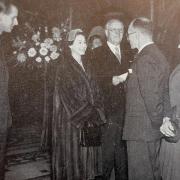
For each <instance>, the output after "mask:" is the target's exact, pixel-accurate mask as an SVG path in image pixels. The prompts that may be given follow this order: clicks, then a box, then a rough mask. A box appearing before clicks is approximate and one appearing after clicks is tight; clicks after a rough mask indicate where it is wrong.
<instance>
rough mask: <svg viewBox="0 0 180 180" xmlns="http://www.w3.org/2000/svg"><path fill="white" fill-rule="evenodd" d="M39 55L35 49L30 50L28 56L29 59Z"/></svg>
mask: <svg viewBox="0 0 180 180" xmlns="http://www.w3.org/2000/svg"><path fill="white" fill-rule="evenodd" d="M36 54H37V52H36V50H35V49H34V48H30V49H29V50H28V56H29V57H34V56H35V55H36Z"/></svg>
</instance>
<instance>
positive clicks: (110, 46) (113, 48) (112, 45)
mask: <svg viewBox="0 0 180 180" xmlns="http://www.w3.org/2000/svg"><path fill="white" fill-rule="evenodd" d="M107 45H108V46H109V48H110V49H111V51H112V52H113V53H115V48H118V50H119V53H121V51H120V50H121V49H120V45H117V46H115V45H114V44H112V43H110V42H109V41H107Z"/></svg>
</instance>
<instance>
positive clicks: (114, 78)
mask: <svg viewBox="0 0 180 180" xmlns="http://www.w3.org/2000/svg"><path fill="white" fill-rule="evenodd" d="M121 81H122V80H121V78H120V77H119V76H113V78H112V84H113V85H114V86H117V85H118V84H119V83H120V82H121Z"/></svg>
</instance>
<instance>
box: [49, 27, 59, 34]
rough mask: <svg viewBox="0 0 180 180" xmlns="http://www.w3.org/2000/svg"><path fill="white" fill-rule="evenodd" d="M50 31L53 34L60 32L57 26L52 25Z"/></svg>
mask: <svg viewBox="0 0 180 180" xmlns="http://www.w3.org/2000/svg"><path fill="white" fill-rule="evenodd" d="M51 31H52V33H53V34H57V35H60V34H61V32H60V29H59V28H58V27H53V28H52V29H51Z"/></svg>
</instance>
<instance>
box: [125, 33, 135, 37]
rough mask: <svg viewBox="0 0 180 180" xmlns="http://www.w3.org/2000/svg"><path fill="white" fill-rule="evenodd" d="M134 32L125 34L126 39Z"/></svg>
mask: <svg viewBox="0 0 180 180" xmlns="http://www.w3.org/2000/svg"><path fill="white" fill-rule="evenodd" d="M135 33H136V32H131V33H126V37H127V38H128V37H129V36H130V35H132V34H135Z"/></svg>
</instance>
